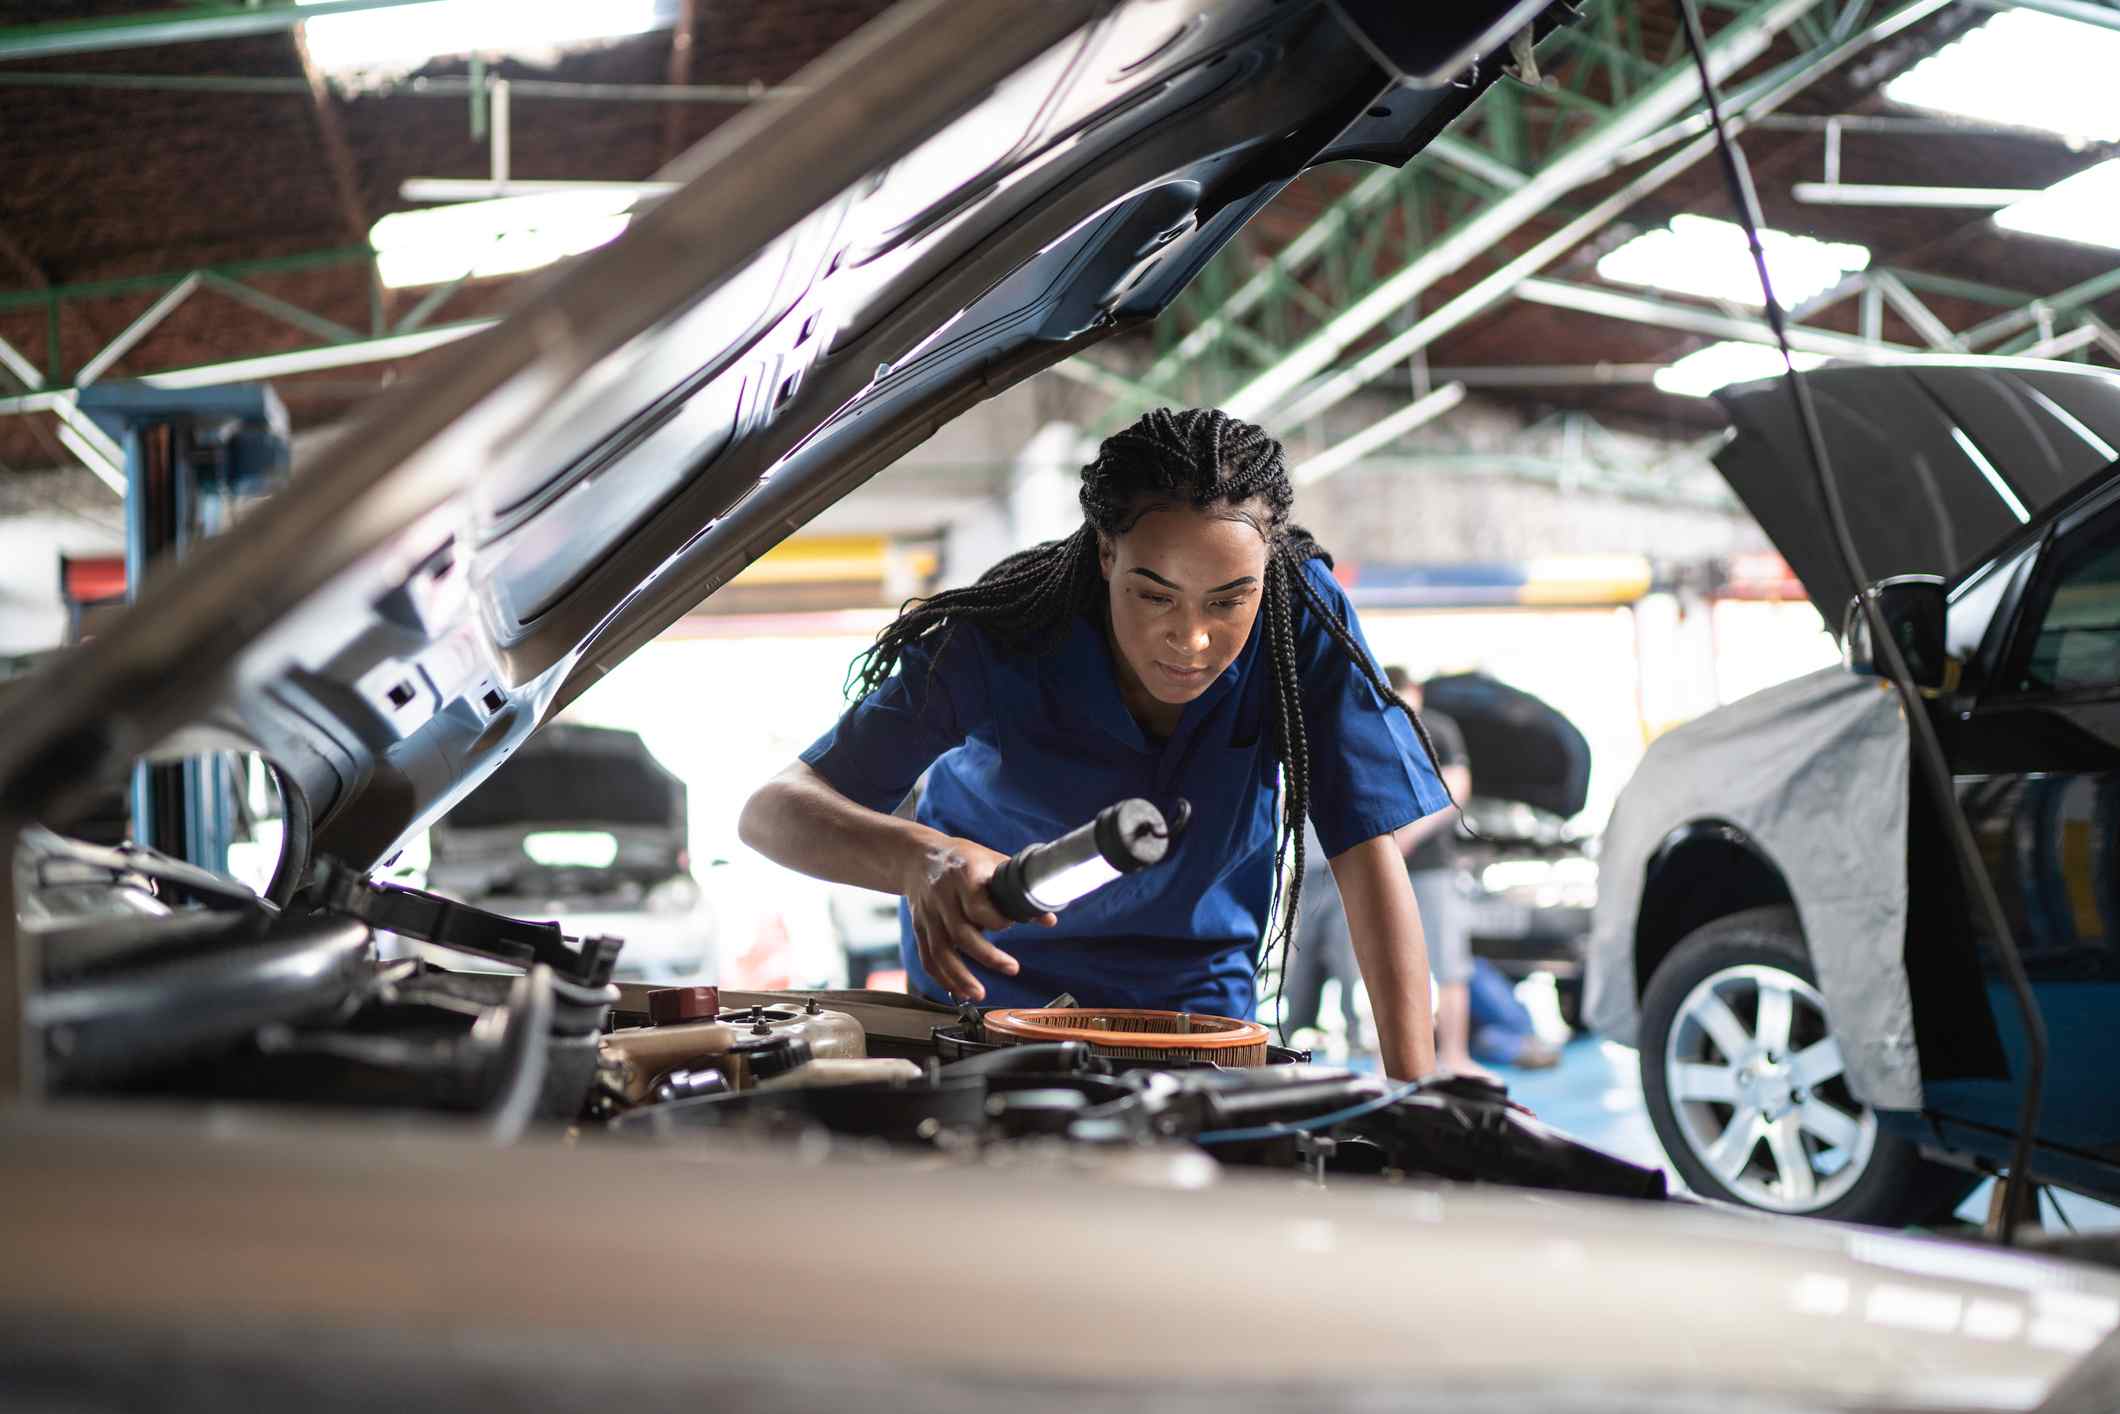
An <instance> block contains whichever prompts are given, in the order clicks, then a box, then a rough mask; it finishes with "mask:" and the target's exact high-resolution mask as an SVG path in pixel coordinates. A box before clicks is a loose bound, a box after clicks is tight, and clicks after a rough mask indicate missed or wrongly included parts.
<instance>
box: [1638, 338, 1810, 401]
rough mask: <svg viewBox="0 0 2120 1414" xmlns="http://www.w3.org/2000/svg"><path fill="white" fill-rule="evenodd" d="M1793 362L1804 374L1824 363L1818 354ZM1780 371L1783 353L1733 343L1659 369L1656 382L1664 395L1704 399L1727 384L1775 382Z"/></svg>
mask: <svg viewBox="0 0 2120 1414" xmlns="http://www.w3.org/2000/svg"><path fill="white" fill-rule="evenodd" d="M1794 358H1795V361H1796V366H1797V367H1798V368H1799V369H1803V370H1805V371H1809V370H1810V369H1813V368H1816V367H1818V366H1819V365H1820V364H1822V363H1824V362H1825V360H1824V359H1823V358H1820V357H1819V356H1818V355H1817V354H1807V353H1798V354H1795V355H1794ZM1781 371H1782V363H1781V353H1780V351H1779V350H1778V349H1775V348H1774V347H1773V346H1772V345H1769V344H1747V343H1741V342H1738V341H1736V340H1731V341H1730V342H1727V343H1721V344H1710V345H1708V346H1707V347H1706V348H1704V349H1696V350H1694V351H1693V352H1692V353H1689V354H1687V355H1686V356H1685V357H1684V358H1682V359H1680V360H1678V361H1677V362H1676V363H1674V364H1672V365H1671V366H1670V367H1668V368H1659V369H1657V370H1656V375H1655V382H1656V386H1657V388H1658V390H1659V391H1662V392H1666V393H1676V394H1678V395H1679V396H1681V397H1687V398H1705V397H1707V396H1708V395H1709V394H1710V393H1712V392H1714V391H1715V390H1716V389H1718V388H1721V387H1723V386H1724V385H1726V384H1730V383H1749V382H1751V381H1752V380H1753V379H1755V378H1772V377H1774V376H1775V375H1776V374H1778V373H1780V372H1781Z"/></svg>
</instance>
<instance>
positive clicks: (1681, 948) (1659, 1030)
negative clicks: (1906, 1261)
mask: <svg viewBox="0 0 2120 1414" xmlns="http://www.w3.org/2000/svg"><path fill="white" fill-rule="evenodd" d="M1747 965H1759V966H1768V967H1774V968H1778V969H1780V970H1781V971H1784V972H1787V973H1791V974H1793V975H1794V976H1796V977H1798V978H1801V979H1802V980H1803V981H1804V982H1806V983H1808V984H1810V985H1811V986H1812V987H1814V988H1815V987H1816V986H1817V977H1816V975H1815V974H1814V973H1813V972H1812V969H1811V958H1810V953H1809V951H1808V949H1806V947H1805V946H1804V937H1803V928H1802V925H1801V924H1800V923H1799V922H1798V921H1797V917H1796V910H1795V909H1793V908H1791V907H1788V906H1787V905H1777V906H1773V907H1768V908H1753V909H1747V910H1745V911H1744V912H1742V913H1733V914H1731V915H1729V916H1728V917H1726V918H1718V919H1716V920H1715V921H1714V922H1712V923H1708V924H1705V925H1703V926H1702V927H1700V928H1697V929H1695V930H1694V931H1693V932H1691V933H1688V934H1687V935H1686V936H1685V937H1684V938H1682V939H1681V940H1680V941H1679V943H1678V946H1677V947H1675V948H1673V949H1672V950H1671V952H1670V953H1669V954H1668V955H1667V956H1666V957H1665V958H1664V960H1663V962H1662V963H1661V964H1659V965H1658V967H1657V969H1656V971H1655V973H1654V974H1653V975H1652V976H1651V977H1650V978H1649V986H1648V990H1647V991H1646V992H1645V993H1644V994H1643V996H1642V1010H1641V1036H1640V1040H1641V1053H1640V1054H1641V1076H1642V1096H1643V1099H1644V1100H1645V1101H1646V1102H1647V1108H1648V1111H1649V1121H1650V1123H1651V1124H1653V1125H1654V1126H1655V1127H1656V1137H1657V1139H1658V1140H1659V1141H1661V1142H1662V1144H1663V1146H1664V1152H1665V1154H1667V1155H1668V1156H1669V1157H1670V1159H1671V1163H1672V1165H1673V1166H1674V1167H1675V1168H1677V1170H1678V1171H1679V1173H1680V1174H1681V1175H1682V1176H1683V1177H1684V1178H1685V1180H1686V1185H1687V1187H1689V1188H1691V1189H1692V1190H1693V1191H1694V1192H1695V1193H1697V1194H1700V1195H1701V1196H1703V1197H1709V1198H1717V1199H1721V1200H1724V1201H1726V1202H1731V1203H1737V1204H1741V1205H1743V1206H1746V1207H1754V1208H1760V1209H1762V1210H1766V1208H1765V1204H1763V1203H1759V1202H1754V1201H1752V1200H1750V1199H1748V1198H1747V1196H1746V1195H1745V1194H1743V1193H1741V1192H1739V1191H1737V1190H1735V1189H1732V1188H1730V1187H1727V1186H1726V1185H1725V1184H1724V1183H1723V1182H1722V1181H1721V1179H1719V1178H1718V1177H1717V1176H1716V1175H1715V1173H1714V1172H1712V1171H1711V1170H1710V1169H1709V1168H1708V1167H1707V1165H1706V1164H1705V1163H1704V1162H1702V1160H1701V1159H1700V1157H1699V1156H1698V1155H1697V1154H1695V1152H1694V1150H1693V1147H1692V1144H1691V1143H1690V1142H1689V1141H1688V1140H1687V1138H1686V1136H1685V1132H1684V1130H1683V1128H1682V1127H1681V1124H1680V1120H1679V1116H1678V1113H1677V1110H1676V1107H1675V1105H1674V1103H1673V1100H1672V1097H1671V1094H1670V1087H1669V1077H1668V1075H1667V1074H1666V1072H1665V1056H1666V1047H1667V1045H1668V1042H1669V1040H1670V1036H1671V1030H1672V1027H1673V1026H1674V1025H1676V1024H1677V1021H1678V1013H1679V1009H1680V1007H1681V1006H1682V1005H1683V1004H1684V1003H1685V1001H1686V998H1687V997H1688V996H1689V995H1690V994H1691V993H1692V992H1693V990H1694V988H1695V987H1697V986H1698V985H1699V984H1700V983H1701V982H1703V981H1705V980H1706V979H1707V978H1709V977H1712V976H1714V975H1715V974H1716V973H1718V972H1721V971H1723V970H1724V969H1726V968H1730V967H1738V966H1747ZM1843 1171H1844V1170H1843ZM1979 1181H1980V1179H1979V1175H1977V1174H1973V1173H1968V1172H1965V1171H1964V1170H1961V1169H1954V1168H1950V1167H1947V1166H1945V1165H1942V1164H1938V1163H1934V1162H1931V1161H1930V1160H1927V1159H1924V1158H1922V1157H1921V1153H1920V1151H1919V1150H1918V1149H1917V1148H1916V1147H1915V1146H1914V1145H1912V1144H1910V1143H1908V1142H1907V1141H1906V1140H1904V1139H1901V1138H1898V1137H1896V1136H1894V1135H1890V1134H1882V1133H1880V1134H1878V1135H1877V1137H1876V1141H1875V1143H1874V1144H1873V1146H1872V1148H1871V1151H1870V1157H1869V1159H1868V1161H1867V1163H1866V1164H1865V1166H1864V1170H1863V1172H1862V1174H1861V1176H1860V1177H1859V1178H1857V1179H1856V1180H1855V1182H1854V1184H1853V1185H1852V1186H1851V1187H1850V1188H1849V1189H1848V1190H1847V1191H1846V1192H1845V1193H1843V1194H1841V1195H1840V1196H1839V1197H1838V1198H1837V1199H1835V1200H1834V1201H1832V1202H1830V1203H1827V1204H1825V1205H1823V1206H1821V1207H1817V1208H1813V1209H1808V1210H1806V1211H1805V1212H1804V1214H1803V1216H1806V1217H1816V1218H1831V1219H1835V1220H1838V1221H1841V1222H1852V1223H1868V1224H1873V1225H1876V1226H1881V1227H1905V1226H1907V1225H1909V1224H1924V1223H1932V1222H1937V1221H1941V1220H1943V1219H1945V1218H1947V1217H1949V1215H1950V1213H1951V1210H1952V1209H1954V1208H1956V1207H1957V1206H1958V1204H1959V1203H1961V1202H1963V1201H1964V1199H1965V1195H1966V1194H1968V1193H1970V1192H1971V1191H1972V1189H1973V1185H1974V1184H1976V1183H1978V1182H1979Z"/></svg>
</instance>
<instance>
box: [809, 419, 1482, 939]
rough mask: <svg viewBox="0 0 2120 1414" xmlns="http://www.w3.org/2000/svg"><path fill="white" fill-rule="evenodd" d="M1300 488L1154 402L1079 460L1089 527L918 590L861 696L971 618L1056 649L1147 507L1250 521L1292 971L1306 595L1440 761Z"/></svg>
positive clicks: (1097, 594)
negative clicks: (1345, 613)
mask: <svg viewBox="0 0 2120 1414" xmlns="http://www.w3.org/2000/svg"><path fill="white" fill-rule="evenodd" d="M1294 500H1295V489H1294V487H1293V486H1292V485H1291V484H1290V482H1289V479H1288V462H1287V458H1286V455H1285V454H1284V452H1283V450H1282V447H1281V444H1280V443H1279V442H1278V441H1276V440H1275V439H1274V438H1273V437H1271V436H1269V435H1268V434H1267V433H1266V432H1265V431H1264V430H1263V429H1261V428H1259V427H1256V426H1254V425H1253V424H1251V423H1249V422H1241V421H1239V420H1237V419H1236V418H1233V417H1231V416H1229V415H1228V414H1227V413H1223V412H1220V411H1218V410H1215V409H1211V408H1187V409H1183V410H1173V409H1171V408H1157V409H1156V410H1155V411H1153V412H1150V413H1147V414H1144V415H1143V416H1142V417H1141V418H1140V419H1138V420H1137V421H1135V422H1134V423H1133V424H1132V425H1131V426H1128V427H1126V428H1124V429H1122V430H1121V431H1119V432H1115V433H1113V434H1112V435H1111V436H1110V437H1107V438H1106V439H1105V440H1104V442H1103V444H1102V445H1101V446H1099V447H1098V449H1097V457H1096V460H1095V461H1092V462H1091V463H1090V464H1089V465H1088V466H1086V467H1084V468H1083V469H1082V492H1081V502H1082V526H1081V528H1080V529H1078V530H1076V531H1075V533H1074V534H1072V535H1069V536H1067V537H1066V538H1064V539H1060V540H1048V541H1046V542H1045V543H1044V544H1042V545H1034V546H1032V547H1031V548H1030V549H1028V550H1022V551H1019V552H1017V553H1016V554H1013V555H1010V556H1008V557H1007V558H1006V559H1003V560H1002V561H1001V562H1000V563H999V564H996V565H995V566H994V567H993V568H992V569H990V570H988V571H987V572H986V573H985V574H984V575H982V576H980V578H979V580H978V582H976V583H974V584H972V585H969V586H967V587H965V588H962V589H951V590H945V591H944V592H942V593H940V594H937V595H934V596H933V597H931V598H927V599H913V600H908V601H907V602H906V604H905V606H904V607H903V608H902V609H901V610H900V611H899V614H898V617H897V618H896V619H894V620H892V621H891V623H890V624H888V625H887V626H885V628H884V629H883V631H882V632H881V633H879V634H878V635H877V637H876V642H875V643H874V644H872V645H871V646H870V647H869V648H868V650H867V651H866V652H864V653H863V654H862V655H861V656H860V657H859V658H857V659H856V660H855V662H854V666H853V669H852V671H851V673H850V675H849V676H850V679H851V680H850V683H849V691H850V693H851V694H852V695H853V696H855V697H857V698H858V697H861V696H866V695H867V694H868V693H869V692H871V691H873V690H875V689H876V688H878V687H880V686H882V685H883V683H884V681H885V680H886V679H888V678H889V677H890V676H891V675H892V674H893V673H895V672H897V671H898V670H899V667H900V665H901V663H902V662H903V660H904V657H905V654H906V652H907V650H908V649H910V648H912V647H914V646H915V645H918V646H920V647H921V648H923V649H925V650H926V651H927V652H928V653H929V654H930V655H931V656H930V658H929V661H930V663H931V664H932V663H933V662H934V661H936V660H937V659H939V658H940V656H941V653H942V649H943V646H944V645H945V644H946V643H947V642H948V639H949V636H950V634H951V633H952V632H953V631H954V630H955V629H956V628H958V627H959V626H960V625H963V624H976V625H978V626H979V627H980V628H981V629H983V630H985V631H986V632H987V633H988V634H989V635H990V636H991V637H992V638H993V639H994V640H996V641H997V642H998V643H999V644H1000V645H1001V646H1002V647H1003V648H1004V649H1005V650H1008V651H1012V652H1023V653H1036V654H1044V653H1050V652H1052V651H1054V650H1055V649H1056V648H1057V647H1058V646H1059V644H1060V643H1061V641H1062V640H1063V639H1064V638H1065V637H1066V635H1067V632H1068V629H1069V627H1070V625H1071V624H1072V623H1073V621H1074V619H1075V617H1076V616H1077V615H1078V614H1088V615H1091V616H1092V617H1094V618H1095V619H1096V620H1097V621H1098V622H1102V621H1103V618H1104V615H1105V612H1106V608H1107V603H1108V600H1107V597H1106V590H1105V583H1104V576H1103V572H1102V569H1101V566H1100V562H1099V546H1100V539H1101V538H1110V537H1116V536H1119V535H1122V534H1124V533H1125V532H1126V531H1128V530H1130V529H1132V528H1133V526H1134V525H1135V524H1136V523H1137V522H1138V521H1140V519H1141V518H1142V517H1143V516H1145V515H1147V514H1148V513H1149V512H1150V511H1151V510H1155V509H1157V508H1159V507H1168V506H1180V505H1182V506H1189V507H1191V508H1192V509H1194V510H1196V511H1203V512H1207V513H1210V514H1220V515H1226V516H1229V517H1231V518H1235V519H1241V520H1245V521H1247V522H1249V523H1250V524H1251V525H1252V526H1253V527H1254V528H1255V529H1257V530H1258V532H1259V534H1260V535H1261V536H1262V537H1263V538H1264V539H1265V541H1266V545H1267V559H1266V580H1265V587H1264V594H1263V596H1262V602H1261V604H1260V608H1259V614H1260V617H1261V619H1262V620H1263V622H1262V624H1261V630H1260V631H1261V633H1262V634H1263V635H1264V639H1265V642H1264V647H1265V651H1266V658H1267V665H1268V669H1269V671H1270V672H1271V673H1272V675H1273V679H1272V682H1273V690H1272V693H1271V697H1272V701H1273V716H1274V756H1275V759H1276V760H1277V761H1278V762H1279V764H1280V770H1281V789H1280V791H1279V792H1278V794H1279V796H1280V804H1281V821H1280V828H1279V830H1278V832H1277V837H1276V840H1275V844H1274V874H1275V877H1276V879H1278V880H1283V881H1286V890H1285V892H1284V893H1283V894H1282V899H1281V906H1280V908H1279V909H1278V910H1276V911H1275V912H1276V913H1277V915H1278V921H1276V920H1275V918H1274V917H1272V916H1270V917H1269V920H1268V923H1267V936H1266V937H1264V938H1262V939H1261V947H1260V952H1259V966H1260V968H1261V969H1263V968H1264V966H1265V963H1266V959H1267V957H1268V956H1269V954H1270V953H1271V952H1272V950H1273V948H1274V947H1275V946H1278V947H1279V949H1280V953H1281V960H1282V964H1283V968H1284V972H1285V968H1286V964H1287V959H1288V954H1289V950H1290V948H1292V947H1293V946H1294V944H1295V932H1296V918H1297V913H1298V909H1299V907H1300V905H1301V901H1302V894H1303V870H1304V858H1303V855H1304V847H1303V821H1304V818H1305V816H1306V815H1307V814H1308V813H1309V809H1310V741H1309V736H1308V733H1307V732H1306V730H1305V727H1304V722H1303V697H1302V684H1301V682H1300V681H1299V679H1298V676H1297V671H1296V662H1297V658H1296V635H1295V612H1294V611H1295V602H1296V599H1297V598H1298V596H1300V597H1301V599H1302V601H1303V603H1304V605H1305V606H1306V607H1307V608H1308V610H1309V612H1310V615H1311V617H1312V619H1313V620H1315V621H1316V622H1317V623H1319V624H1321V625H1322V626H1323V627H1324V630H1325V632H1326V633H1327V634H1328V635H1330V636H1331V638H1332V640H1333V642H1334V643H1336V644H1337V645H1338V646H1339V648H1340V651H1341V652H1343V653H1345V654H1346V655H1347V657H1348V659H1349V660H1350V661H1352V662H1353V663H1354V664H1355V666H1356V667H1357V668H1359V669H1360V670H1361V673H1362V675H1363V676H1364V677H1365V678H1367V679H1368V680H1369V685H1370V686H1371V687H1372V688H1374V689H1375V690H1376V691H1377V693H1378V695H1379V696H1381V697H1382V698H1384V700H1385V701H1386V702H1389V703H1391V704H1392V705H1393V706H1395V707H1397V709H1398V710H1399V711H1401V712H1403V713H1405V714H1406V720H1407V721H1408V722H1410V723H1412V724H1413V730H1414V732H1415V734H1416V735H1417V736H1418V737H1419V738H1420V742H1421V746H1422V749H1423V750H1425V751H1426V752H1427V753H1428V758H1429V761H1430V763H1431V764H1432V765H1435V764H1437V763H1438V758H1437V756H1436V751H1435V746H1434V743H1433V742H1431V741H1430V740H1429V737H1428V729H1427V727H1426V726H1424V725H1423V724H1422V722H1421V719H1420V716H1419V714H1418V713H1416V712H1415V711H1414V710H1413V708H1412V707H1411V706H1409V705H1408V704H1407V702H1406V701H1405V699H1403V698H1402V697H1400V696H1399V695H1398V693H1396V692H1394V691H1393V690H1392V688H1391V685H1390V683H1388V682H1387V681H1386V680H1385V679H1384V676H1383V675H1382V674H1381V673H1380V672H1379V671H1378V670H1377V666H1376V664H1375V663H1373V662H1371V661H1370V658H1369V655H1368V653H1366V652H1364V651H1363V648H1362V645H1361V644H1360V643H1359V642H1358V641H1357V640H1356V639H1355V637H1354V634H1353V632H1352V631H1351V630H1350V629H1349V628H1348V626H1347V624H1346V621H1345V620H1343V619H1342V618H1341V617H1340V616H1339V615H1338V614H1336V613H1334V612H1333V611H1332V609H1331V608H1330V607H1329V606H1328V605H1327V604H1326V602H1325V600H1324V598H1323V597H1322V596H1320V595H1319V593H1318V591H1317V590H1316V589H1315V588H1314V587H1313V586H1312V585H1311V583H1310V581H1309V579H1308V578H1307V577H1306V576H1305V575H1304V573H1303V566H1304V565H1305V564H1306V563H1308V562H1309V561H1311V560H1314V559H1323V560H1324V561H1325V562H1326V564H1328V565H1330V564H1331V563H1332V561H1331V557H1330V556H1328V555H1327V554H1326V553H1325V551H1324V549H1323V548H1322V547H1321V546H1319V544H1318V543H1317V541H1315V540H1313V539H1312V538H1311V537H1310V534H1309V532H1307V531H1305V530H1303V529H1302V528H1301V527H1299V526H1295V525H1292V524H1290V523H1289V519H1288V515H1289V509H1290V507H1291V506H1292V505H1293V503H1294ZM1437 775H1438V776H1439V777H1440V775H1441V771H1440V768H1439V766H1438V770H1437ZM1291 866H1292V867H1291Z"/></svg>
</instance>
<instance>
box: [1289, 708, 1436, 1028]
mask: <svg viewBox="0 0 2120 1414" xmlns="http://www.w3.org/2000/svg"><path fill="white" fill-rule="evenodd" d="M1436 746H1437V749H1438V750H1441V748H1442V743H1441V742H1438V743H1436ZM1303 828H1304V830H1305V832H1306V834H1305V836H1304V850H1303V857H1304V859H1305V860H1306V861H1307V863H1306V865H1305V869H1306V871H1307V872H1306V873H1305V876H1304V879H1303V908H1302V914H1301V917H1300V919H1299V920H1298V922H1297V925H1296V939H1297V942H1296V946H1295V947H1294V949H1293V950H1292V951H1291V952H1290V954H1289V958H1288V967H1287V972H1286V974H1285V975H1284V976H1283V977H1282V978H1281V997H1282V1010H1281V1022H1282V1029H1283V1032H1284V1033H1285V1034H1286V1035H1288V1036H1289V1037H1290V1038H1292V1040H1293V1044H1295V1045H1298V1046H1304V1047H1309V1046H1312V1045H1313V1044H1314V1038H1307V1037H1306V1038H1302V1039H1294V1038H1297V1037H1298V1034H1299V1033H1301V1032H1304V1031H1310V1030H1315V1029H1316V1028H1317V1025H1318V1011H1319V1008H1320V1007H1321V1006H1323V1004H1324V1000H1325V983H1326V980H1327V979H1328V978H1330V979H1332V980H1334V981H1337V982H1338V983H1339V984H1340V1019H1341V1020H1342V1021H1343V1022H1344V1023H1345V1024H1346V1029H1347V1049H1348V1050H1349V1051H1350V1052H1354V1051H1364V1050H1367V1049H1368V1048H1369V1047H1368V1042H1367V1039H1366V1038H1365V1037H1364V1036H1363V1034H1362V1016H1361V1012H1360V1010H1359V1008H1358V1007H1357V1005H1356V997H1357V996H1358V995H1359V992H1360V988H1361V986H1362V975H1361V967H1360V965H1359V964H1358V963H1357V962H1356V960H1355V955H1354V938H1353V936H1352V935H1350V934H1349V933H1348V931H1347V910H1346V909H1345V908H1344V907H1342V906H1341V904H1340V888H1339V885H1338V884H1336V883H1334V882H1333V878H1332V869H1331V867H1330V866H1329V864H1328V862H1327V860H1326V858H1325V848H1324V846H1323V845H1321V844H1319V843H1318V835H1317V828H1316V827H1315V826H1314V825H1311V824H1310V823H1308V822H1307V821H1306V822H1305V823H1304V826H1303ZM1415 906H1416V907H1418V906H1419V900H1418V899H1416V900H1415Z"/></svg>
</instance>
